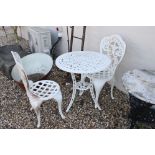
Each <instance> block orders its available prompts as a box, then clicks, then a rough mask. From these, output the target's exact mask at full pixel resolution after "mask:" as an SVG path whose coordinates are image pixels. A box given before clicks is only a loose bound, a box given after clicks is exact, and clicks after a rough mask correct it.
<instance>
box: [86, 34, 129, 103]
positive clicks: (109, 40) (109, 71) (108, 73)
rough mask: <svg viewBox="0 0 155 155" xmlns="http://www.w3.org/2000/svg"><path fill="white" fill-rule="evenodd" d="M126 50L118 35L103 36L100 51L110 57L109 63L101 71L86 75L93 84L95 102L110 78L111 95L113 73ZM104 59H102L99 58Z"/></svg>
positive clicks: (113, 79)
mask: <svg viewBox="0 0 155 155" xmlns="http://www.w3.org/2000/svg"><path fill="white" fill-rule="evenodd" d="M125 50H126V44H125V42H124V41H123V40H122V38H121V37H120V36H119V35H111V36H107V37H104V38H103V39H102V40H101V44H100V53H102V54H105V55H107V56H108V57H109V58H110V59H111V64H110V66H109V67H108V68H106V69H104V70H102V71H101V72H98V73H95V74H91V75H87V76H88V77H89V78H92V81H93V85H94V88H95V91H96V99H95V100H96V102H97V103H98V98H99V94H100V92H101V90H102V88H103V86H104V84H105V83H106V82H107V81H110V80H112V85H111V98H112V99H114V97H113V88H114V81H115V78H114V75H115V71H116V69H117V66H118V64H119V63H120V62H121V60H122V58H123V56H124V54H125ZM102 61H104V60H103V59H102V60H101V63H102Z"/></svg>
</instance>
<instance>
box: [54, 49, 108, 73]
mask: <svg viewBox="0 0 155 155" xmlns="http://www.w3.org/2000/svg"><path fill="white" fill-rule="evenodd" d="M110 63H111V60H110V58H109V57H107V56H106V55H104V54H100V53H98V52H93V51H74V52H69V53H65V54H62V55H61V56H59V57H58V58H57V59H56V66H57V67H58V68H60V69H61V70H64V71H66V72H70V73H78V74H79V73H80V74H87V73H96V72H100V71H102V70H104V69H106V68H107V67H108V66H109V65H110Z"/></svg>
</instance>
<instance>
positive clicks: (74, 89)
mask: <svg viewBox="0 0 155 155" xmlns="http://www.w3.org/2000/svg"><path fill="white" fill-rule="evenodd" d="M71 76H72V80H73V93H72V98H71V101H70V103H69V105H68V107H67V110H66V112H68V111H69V109H70V108H71V106H72V104H73V102H74V99H75V95H76V78H75V75H74V74H71Z"/></svg>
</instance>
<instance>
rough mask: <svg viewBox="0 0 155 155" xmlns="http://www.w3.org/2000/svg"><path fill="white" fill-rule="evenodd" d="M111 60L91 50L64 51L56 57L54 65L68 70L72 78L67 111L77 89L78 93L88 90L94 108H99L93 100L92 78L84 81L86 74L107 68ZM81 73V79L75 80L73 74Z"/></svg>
mask: <svg viewBox="0 0 155 155" xmlns="http://www.w3.org/2000/svg"><path fill="white" fill-rule="evenodd" d="M110 63H111V60H110V59H109V58H108V57H107V56H106V55H104V54H100V53H97V52H93V51H75V52H70V53H65V54H63V55H61V56H59V57H58V58H57V59H56V66H57V67H58V68H60V69H61V70H64V71H66V72H70V73H71V76H72V80H73V93H72V98H71V101H70V103H69V106H68V107H67V110H66V111H67V112H68V111H69V109H70V108H71V106H72V104H73V101H74V99H75V95H76V91H77V90H79V92H80V93H79V95H82V93H83V92H84V91H85V90H88V89H89V90H90V92H91V96H92V98H93V100H94V102H95V108H98V109H101V108H100V106H99V105H98V103H97V102H96V100H95V94H94V90H93V83H92V79H91V78H90V81H89V82H86V81H85V78H86V76H87V75H88V74H91V73H96V72H100V71H102V70H104V69H105V68H107V67H108V66H109V65H110ZM76 73H77V74H81V80H80V81H77V80H76V77H75V74H76Z"/></svg>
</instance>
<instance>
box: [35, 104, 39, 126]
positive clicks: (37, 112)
mask: <svg viewBox="0 0 155 155" xmlns="http://www.w3.org/2000/svg"><path fill="white" fill-rule="evenodd" d="M34 111H35V113H36V115H37V120H38V123H37V128H39V127H40V107H37V108H35V109H34Z"/></svg>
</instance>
